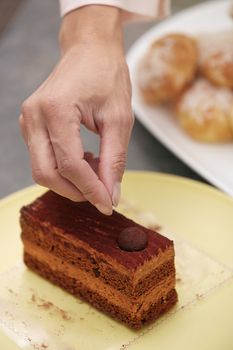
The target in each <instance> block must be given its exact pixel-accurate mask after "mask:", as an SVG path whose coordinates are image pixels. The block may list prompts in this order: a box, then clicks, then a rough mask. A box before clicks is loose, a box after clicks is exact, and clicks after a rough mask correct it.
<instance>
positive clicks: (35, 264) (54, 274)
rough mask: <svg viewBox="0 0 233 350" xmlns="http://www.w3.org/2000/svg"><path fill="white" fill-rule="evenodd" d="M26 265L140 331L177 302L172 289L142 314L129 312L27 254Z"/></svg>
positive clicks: (83, 284) (141, 311) (98, 292)
mask: <svg viewBox="0 0 233 350" xmlns="http://www.w3.org/2000/svg"><path fill="white" fill-rule="evenodd" d="M24 259H25V263H26V265H27V266H28V267H29V268H30V269H32V270H33V271H35V272H37V273H38V274H39V275H41V276H42V277H45V278H46V279H48V280H50V281H51V282H52V283H54V284H56V285H58V286H60V287H62V288H64V289H65V290H66V291H68V292H70V293H72V294H73V295H75V296H78V297H80V298H82V299H83V300H85V301H88V302H89V303H90V304H92V305H93V306H95V307H96V308H97V309H99V310H101V311H103V312H105V313H107V314H108V315H111V316H112V317H113V318H116V319H118V320H120V321H122V322H124V323H125V324H126V325H128V326H129V327H132V328H134V329H139V328H141V327H142V326H144V325H146V324H148V323H150V322H151V321H154V320H155V319H156V318H158V317H159V316H160V315H161V314H163V313H165V312H166V311H168V310H169V309H170V308H171V307H172V306H173V305H174V304H175V303H176V301H177V293H176V291H175V289H170V290H169V291H168V292H167V293H166V294H164V295H163V296H162V297H160V298H159V299H157V300H156V301H152V302H151V304H150V306H149V307H148V308H147V309H145V310H140V312H136V313H135V312H133V310H132V308H131V309H130V310H127V309H126V308H125V305H124V304H119V305H116V304H113V303H111V301H110V300H109V299H108V298H106V297H105V296H103V294H102V293H101V289H99V291H98V290H96V291H93V290H91V289H90V288H89V287H88V286H87V285H86V283H84V282H83V281H82V280H76V279H75V278H72V277H69V276H67V274H66V273H63V272H61V271H59V270H56V269H52V268H51V267H50V266H49V265H48V264H43V263H42V262H41V261H38V260H36V259H35V258H33V257H31V256H30V255H28V254H27V253H26V254H25V255H24ZM100 293H101V294H100Z"/></svg>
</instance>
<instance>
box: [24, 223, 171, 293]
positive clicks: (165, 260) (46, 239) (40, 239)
mask: <svg viewBox="0 0 233 350" xmlns="http://www.w3.org/2000/svg"><path fill="white" fill-rule="evenodd" d="M22 239H23V241H24V242H25V244H26V242H28V243H29V242H31V243H33V244H36V245H37V246H39V247H41V248H43V249H44V251H48V252H52V253H53V255H55V256H57V257H58V258H60V259H61V260H64V261H66V262H68V263H69V264H71V265H74V266H80V267H81V269H83V270H85V271H88V272H89V273H91V274H92V275H94V276H97V275H98V277H99V278H100V279H102V280H103V281H104V282H105V283H107V284H109V285H111V286H113V287H115V288H117V289H118V290H124V293H125V294H127V295H129V296H138V295H142V294H143V293H145V292H146V291H148V290H150V288H151V287H153V286H154V284H155V283H156V284H157V283H159V282H160V281H161V280H162V279H163V278H165V277H167V276H169V275H170V274H171V275H174V274H175V267H174V252H173V247H169V248H168V249H167V251H166V252H163V254H160V258H159V259H158V258H155V259H152V260H151V262H152V261H153V270H151V267H152V266H151V263H150V266H149V268H148V271H146V269H145V266H144V269H143V270H144V275H143V277H142V278H141V279H139V280H138V276H137V274H136V275H135V274H134V275H132V274H127V275H126V274H123V273H122V271H121V272H119V271H117V270H116V267H115V266H111V265H110V264H109V261H106V259H104V258H103V257H101V258H99V257H98V256H97V255H96V254H95V252H90V250H89V251H87V250H86V249H85V247H83V246H82V247H80V246H79V247H78V246H77V245H76V246H73V245H72V244H71V243H68V242H67V241H66V240H65V238H63V237H57V236H56V235H54V234H53V233H50V234H49V235H48V234H45V233H44V232H43V231H42V230H41V229H40V228H38V229H37V231H36V232H33V231H32V228H31V227H30V226H29V225H26V224H25V222H24V224H23V233H22ZM139 272H140V274H141V271H139ZM146 273H147V274H146Z"/></svg>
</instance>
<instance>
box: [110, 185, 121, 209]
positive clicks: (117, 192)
mask: <svg viewBox="0 0 233 350" xmlns="http://www.w3.org/2000/svg"><path fill="white" fill-rule="evenodd" d="M120 196H121V183H120V182H116V183H115V185H114V187H113V192H112V204H113V206H114V207H117V206H118V203H119V200H120Z"/></svg>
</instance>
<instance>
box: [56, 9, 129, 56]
mask: <svg viewBox="0 0 233 350" xmlns="http://www.w3.org/2000/svg"><path fill="white" fill-rule="evenodd" d="M59 40H60V46H61V50H62V52H63V53H64V52H66V51H67V50H68V49H70V48H71V47H72V46H74V45H75V44H76V43H77V42H78V43H79V45H81V44H83V45H87V44H88V45H92V44H93V43H98V44H99V45H101V44H104V45H109V47H112V46H115V47H119V48H122V49H123V35H122V23H121V10H120V9H118V8H116V7H111V6H102V5H90V6H83V7H81V8H78V9H77V10H75V11H72V12H70V13H68V14H67V15H66V16H65V17H64V18H63V20H62V25H61V30H60V34H59Z"/></svg>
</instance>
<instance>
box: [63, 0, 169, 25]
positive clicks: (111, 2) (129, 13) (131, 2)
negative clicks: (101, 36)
mask: <svg viewBox="0 0 233 350" xmlns="http://www.w3.org/2000/svg"><path fill="white" fill-rule="evenodd" d="M86 5H107V6H115V7H118V8H120V9H122V10H124V11H125V13H124V19H125V20H126V21H130V20H135V19H139V20H140V19H143V18H158V17H164V16H166V15H168V14H169V11H170V0H100V1H98V0H60V10H61V16H64V15H65V14H67V13H68V12H70V11H73V10H75V9H77V8H79V7H82V6H86Z"/></svg>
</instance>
